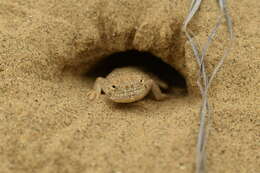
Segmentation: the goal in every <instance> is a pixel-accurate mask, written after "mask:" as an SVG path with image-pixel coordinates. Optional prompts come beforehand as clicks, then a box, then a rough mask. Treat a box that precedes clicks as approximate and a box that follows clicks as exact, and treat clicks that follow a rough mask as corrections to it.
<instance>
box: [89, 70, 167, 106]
mask: <svg viewBox="0 0 260 173" xmlns="http://www.w3.org/2000/svg"><path fill="white" fill-rule="evenodd" d="M160 87H161V88H164V89H167V88H168V86H167V84H166V83H164V82H162V81H160V80H159V79H158V78H156V77H155V76H153V75H151V74H150V73H149V74H148V73H146V72H144V71H143V70H142V69H141V68H138V67H122V68H116V69H114V70H113V71H112V72H111V73H109V74H108V75H107V77H106V78H103V77H98V78H97V79H96V81H95V84H94V87H93V89H92V90H91V91H90V92H89V93H88V97H89V99H90V100H93V99H95V98H98V97H99V96H100V95H101V92H102V91H103V92H104V93H105V95H106V96H107V98H108V99H109V100H112V101H114V102H117V103H131V102H135V101H138V100H141V99H143V98H144V97H145V96H146V95H147V94H148V93H149V92H150V91H151V92H152V93H153V95H154V97H155V99H156V100H162V99H164V98H166V97H167V95H166V94H164V93H162V92H161V90H160Z"/></svg>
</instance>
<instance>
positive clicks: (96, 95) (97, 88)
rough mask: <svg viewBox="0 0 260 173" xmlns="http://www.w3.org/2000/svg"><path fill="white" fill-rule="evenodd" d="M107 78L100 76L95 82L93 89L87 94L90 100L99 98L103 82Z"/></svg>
mask: <svg viewBox="0 0 260 173" xmlns="http://www.w3.org/2000/svg"><path fill="white" fill-rule="evenodd" d="M104 81H105V78H103V77H98V78H97V79H96V81H95V83H94V87H93V89H91V90H90V91H89V92H88V94H87V96H88V98H89V99H90V100H93V99H97V98H99V96H100V95H101V92H102V84H103V83H104Z"/></svg>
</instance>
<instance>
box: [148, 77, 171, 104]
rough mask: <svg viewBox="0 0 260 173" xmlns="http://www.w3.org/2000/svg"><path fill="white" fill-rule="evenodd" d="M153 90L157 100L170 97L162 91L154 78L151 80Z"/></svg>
mask: <svg viewBox="0 0 260 173" xmlns="http://www.w3.org/2000/svg"><path fill="white" fill-rule="evenodd" d="M151 90H152V93H153V95H154V97H155V99H156V100H163V99H165V98H167V97H168V95H166V94H164V93H162V91H161V89H160V87H159V85H158V84H157V83H156V82H154V81H153V80H152V82H151Z"/></svg>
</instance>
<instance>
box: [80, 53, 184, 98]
mask: <svg viewBox="0 0 260 173" xmlns="http://www.w3.org/2000/svg"><path fill="white" fill-rule="evenodd" d="M125 66H139V67H142V68H144V69H145V70H147V71H149V72H150V73H152V74H154V75H156V76H158V77H159V78H160V79H161V80H163V81H165V82H166V83H167V84H168V85H169V90H168V92H173V93H176V92H175V91H176V89H178V91H180V92H181V95H187V84H186V81H185V78H184V77H183V76H182V75H181V74H180V73H179V72H178V71H176V70H175V69H174V68H173V67H172V66H170V65H169V64H167V63H165V62H163V61H162V60H161V59H160V58H159V57H156V56H154V55H152V54H151V53H149V52H140V51H136V50H131V51H125V52H118V53H114V54H112V55H110V56H107V57H104V58H101V60H100V61H98V62H97V63H96V64H95V65H93V66H92V67H91V68H90V70H89V71H88V72H86V73H85V74H84V76H85V77H90V78H92V79H93V82H94V80H95V78H97V77H106V76H107V75H108V74H109V73H110V72H111V71H112V70H113V69H115V68H118V67H125ZM179 94H180V93H179Z"/></svg>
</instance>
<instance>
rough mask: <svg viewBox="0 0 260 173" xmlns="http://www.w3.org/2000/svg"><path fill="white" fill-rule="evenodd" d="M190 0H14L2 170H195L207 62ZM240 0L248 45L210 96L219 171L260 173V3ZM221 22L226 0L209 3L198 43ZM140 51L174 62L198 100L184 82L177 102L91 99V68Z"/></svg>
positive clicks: (213, 158) (0, 108)
mask: <svg viewBox="0 0 260 173" xmlns="http://www.w3.org/2000/svg"><path fill="white" fill-rule="evenodd" d="M231 3H232V4H231ZM248 4H250V5H251V7H250V5H248ZM189 5H190V4H189V3H188V2H180V1H177V0H176V1H175V0H174V1H170V0H162V1H156V0H143V1H141V2H139V1H137V0H131V1H129V0H120V1H118V0H111V1H105V0H101V1H97V0H91V1H88V2H85V1H83V0H77V1H76V0H66V1H53V0H45V1H36V0H24V1H20V0H12V1H11V2H10V1H9V0H2V1H1V2H0V139H1V140H0V162H1V164H0V172H3V173H8V172H19V173H20V172H26V173H27V172H102V173H103V172H115V173H116V172H118V173H119V172H187V173H188V172H192V171H194V161H195V160H194V159H195V145H196V137H197V133H198V122H199V117H198V111H199V107H200V99H199V97H197V96H198V90H197V87H196V78H197V76H196V75H197V66H196V62H195V59H194V57H193V55H192V51H191V49H190V46H189V45H188V44H187V43H186V40H185V37H184V36H183V34H182V33H181V32H180V27H181V24H182V22H183V19H184V17H185V15H186V14H187V10H188V7H189ZM229 5H230V7H231V8H230V10H231V12H232V14H231V15H232V16H233V18H234V24H235V33H236V47H235V49H234V51H233V52H232V55H231V56H230V58H229V59H227V61H226V63H225V65H224V67H223V68H222V70H221V72H220V73H219V74H218V75H217V78H216V79H215V81H214V83H213V86H212V90H211V93H210V96H211V103H213V105H212V107H213V108H214V117H213V119H214V120H213V125H212V131H211V135H210V141H209V146H208V147H209V148H208V152H209V157H208V159H209V167H208V169H210V170H211V171H210V172H257V170H259V169H260V168H259V164H258V163H257V159H258V160H259V154H257V145H258V144H257V132H258V131H257V120H259V116H257V106H256V104H257V99H256V98H257V94H258V93H259V86H258V85H257V84H258V83H259V79H258V78H257V73H258V72H259V65H258V64H257V62H259V60H258V56H259V49H257V47H256V46H257V43H258V42H259V37H257V22H256V21H254V20H252V19H254V18H256V14H257V1H256V0H251V1H250V2H247V4H245V2H243V1H236V2H233V1H232V2H230V4H229ZM249 7H250V8H249ZM240 14H247V15H245V16H242V17H240V16H241V15H240ZM217 17H218V8H217V6H216V4H215V3H213V2H212V3H208V4H207V3H205V4H204V5H203V6H202V8H201V11H200V13H199V15H198V17H197V18H196V19H195V21H196V22H194V23H193V24H192V25H193V27H192V29H193V31H194V33H195V35H196V39H198V40H200V41H205V40H206V38H207V37H206V36H207V34H206V33H208V32H209V30H210V29H211V28H212V26H213V25H214V23H215V21H216V18H217ZM205 21H207V22H205ZM225 29H226V28H225V27H223V28H221V30H220V31H219V35H220V36H221V35H223V34H224V33H225V32H224V31H225ZM258 35H259V34H258ZM223 40H224V39H223V38H222V37H218V39H217V40H216V41H215V42H214V45H213V46H212V47H211V48H210V51H209V52H210V56H208V57H207V61H206V65H207V67H208V69H209V71H210V70H212V68H213V67H214V65H215V64H216V62H217V60H218V59H219V58H220V56H221V55H222V50H223V45H222V42H223ZM129 50H136V51H140V52H148V53H150V54H152V55H154V56H156V57H158V58H160V59H162V60H163V62H165V63H168V64H169V65H171V66H172V67H173V68H174V69H175V70H177V71H178V72H179V73H180V74H181V75H182V77H183V78H184V79H185V80H186V83H187V89H188V91H189V92H188V95H185V94H183V93H182V92H180V91H181V90H178V89H177V88H173V91H172V92H171V93H170V95H171V98H170V99H168V100H165V101H161V102H157V101H154V100H152V99H150V98H146V99H145V100H142V101H140V102H137V103H134V104H130V105H116V104H113V103H111V102H109V101H107V100H106V99H105V98H104V97H102V98H101V99H100V100H97V101H94V102H90V101H89V100H87V99H86V95H87V91H88V90H89V89H90V88H91V87H92V84H93V80H92V79H91V78H90V77H88V76H86V75H85V72H87V71H88V70H90V69H91V68H92V67H93V65H95V64H97V63H100V62H101V61H102V60H103V59H104V58H105V57H107V56H110V55H112V54H114V53H118V52H121V53H122V52H125V51H129ZM257 91H258V92H257ZM258 162H259V161H258Z"/></svg>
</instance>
